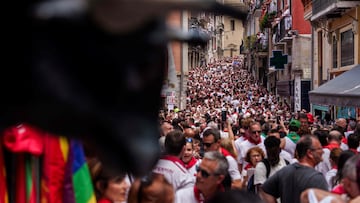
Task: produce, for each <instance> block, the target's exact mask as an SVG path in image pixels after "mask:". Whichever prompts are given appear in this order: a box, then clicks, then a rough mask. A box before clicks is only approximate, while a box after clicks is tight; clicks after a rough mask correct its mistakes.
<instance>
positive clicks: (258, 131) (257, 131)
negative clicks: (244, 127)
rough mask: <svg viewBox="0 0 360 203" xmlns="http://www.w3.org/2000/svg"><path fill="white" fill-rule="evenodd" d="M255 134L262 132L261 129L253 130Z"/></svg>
mask: <svg viewBox="0 0 360 203" xmlns="http://www.w3.org/2000/svg"><path fill="white" fill-rule="evenodd" d="M251 132H252V133H253V134H255V133H259V134H260V133H261V130H255V131H251Z"/></svg>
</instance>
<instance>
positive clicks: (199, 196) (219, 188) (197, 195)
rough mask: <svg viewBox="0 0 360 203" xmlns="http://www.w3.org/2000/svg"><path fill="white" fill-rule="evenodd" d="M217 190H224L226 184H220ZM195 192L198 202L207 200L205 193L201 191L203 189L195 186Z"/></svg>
mask: <svg viewBox="0 0 360 203" xmlns="http://www.w3.org/2000/svg"><path fill="white" fill-rule="evenodd" d="M217 191H218V192H224V191H225V188H224V186H223V185H221V184H220V185H218V188H217ZM194 194H195V199H196V200H197V202H199V203H204V202H205V198H204V195H203V194H202V193H201V191H200V190H199V189H198V188H197V187H196V186H194Z"/></svg>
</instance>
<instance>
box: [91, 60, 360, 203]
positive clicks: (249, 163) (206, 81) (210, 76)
mask: <svg viewBox="0 0 360 203" xmlns="http://www.w3.org/2000/svg"><path fill="white" fill-rule="evenodd" d="M187 86H188V90H187V105H186V107H185V108H184V109H179V108H176V107H175V108H174V109H165V110H161V111H160V112H159V128H160V135H159V147H160V150H161V153H162V154H161V157H160V159H159V160H158V162H157V163H156V165H155V166H154V168H153V170H152V171H151V172H150V173H149V174H148V175H147V176H146V177H143V178H142V179H135V180H133V178H132V177H131V174H122V175H118V176H114V177H108V176H104V175H100V176H99V175H97V176H96V175H95V176H93V177H94V178H93V180H94V186H95V188H96V191H97V194H98V196H99V197H98V198H99V199H102V202H115V201H124V202H125V201H128V202H175V203H182V202H186V203H201V202H245V203H246V202H256V203H257V202H259V203H261V202H263V203H275V202H283V203H289V202H295V203H300V202H301V203H307V202H310V203H317V202H322V203H335V202H336V203H340V202H341V203H343V202H352V203H354V202H360V198H359V196H360V155H359V152H360V148H359V142H360V121H359V120H356V119H349V118H347V119H345V118H338V119H336V120H334V122H328V121H322V120H321V119H319V118H318V117H314V116H313V115H312V114H311V113H309V112H307V111H306V110H302V111H300V112H291V108H290V106H289V104H287V103H286V102H281V101H279V99H278V97H277V96H276V95H273V94H272V93H271V92H268V91H267V89H266V88H265V87H263V86H262V85H261V84H259V83H258V81H256V80H255V79H254V78H253V77H252V75H251V74H250V73H249V72H248V71H247V70H246V69H244V68H243V67H242V61H241V59H237V62H236V63H233V60H232V59H226V60H221V61H215V62H213V63H210V64H208V65H207V66H202V67H197V68H195V69H193V70H191V71H190V72H189V78H188V84H187ZM95 163H97V162H95ZM97 164H98V163H97ZM95 166H96V164H90V169H91V172H92V174H101V173H95V172H96V171H97V170H95V169H96V167H95ZM96 177H97V178H96ZM99 177H107V179H106V180H107V182H106V184H105V183H104V182H101V180H102V179H103V178H99ZM114 184H115V185H116V184H117V189H116V187H115V186H114ZM120 188H122V189H121V190H120ZM116 193H117V194H118V197H115V196H114V194H116Z"/></svg>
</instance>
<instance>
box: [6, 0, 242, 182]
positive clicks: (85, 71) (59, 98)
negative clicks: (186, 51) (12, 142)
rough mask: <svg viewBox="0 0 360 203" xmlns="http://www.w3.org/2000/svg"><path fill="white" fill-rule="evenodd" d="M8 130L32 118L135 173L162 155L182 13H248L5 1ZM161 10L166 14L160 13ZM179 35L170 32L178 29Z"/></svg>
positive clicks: (168, 4)
mask: <svg viewBox="0 0 360 203" xmlns="http://www.w3.org/2000/svg"><path fill="white" fill-rule="evenodd" d="M5 4H6V5H4V6H5V7H6V8H7V9H6V10H7V11H6V12H8V13H6V12H5V15H7V16H9V19H11V18H13V19H11V21H10V20H9V22H10V23H7V24H6V25H5V29H4V34H5V37H4V38H3V42H4V49H5V50H6V55H5V56H4V57H3V59H4V61H3V63H4V64H9V66H7V67H3V68H1V69H0V75H1V76H2V78H1V80H0V91H1V93H2V101H1V106H0V115H1V121H0V126H1V128H2V129H5V128H7V127H8V126H11V125H16V124H18V123H29V124H31V125H34V126H36V127H38V128H41V129H43V130H45V131H48V132H51V133H54V134H58V135H65V136H69V137H75V136H76V137H80V138H82V139H84V140H86V141H87V142H90V143H92V144H93V145H94V146H95V148H96V149H97V150H98V153H100V154H99V155H100V157H101V158H102V159H103V161H104V164H110V165H111V166H112V168H116V169H120V170H123V171H129V172H131V173H132V174H134V175H135V176H138V175H144V174H146V172H147V171H149V170H150V169H151V168H152V166H153V165H154V164H155V162H156V161H157V159H158V156H159V147H158V142H157V138H158V136H159V130H158V123H157V114H158V109H159V107H160V91H161V87H162V82H163V79H164V72H165V69H166V66H167V65H166V64H167V43H168V42H169V41H170V40H173V39H177V40H180V41H191V40H193V38H191V36H189V35H176V34H174V33H176V32H171V31H169V29H168V28H167V27H166V24H165V17H166V15H167V13H168V12H170V11H171V10H174V9H189V10H204V11H209V12H210V11H212V12H221V13H224V14H228V15H233V16H235V17H239V18H241V17H244V16H245V14H244V13H241V12H239V11H236V10H234V9H231V8H228V7H226V6H223V5H220V4H218V3H216V1H208V0H206V1H205V0H194V1H189V0H188V1H186V0H185V1H180V0H174V1H170V0H166V1H165V0H163V1H160V0H153V1H150V0H93V1H86V0H30V1H26V2H24V3H22V5H21V6H19V5H18V4H16V3H15V2H12V1H10V2H6V3H5ZM159 11H160V12H159ZM171 33H172V34H171Z"/></svg>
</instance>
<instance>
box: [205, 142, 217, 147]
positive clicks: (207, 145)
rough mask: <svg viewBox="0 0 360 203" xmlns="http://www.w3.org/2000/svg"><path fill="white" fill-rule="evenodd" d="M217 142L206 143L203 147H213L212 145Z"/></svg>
mask: <svg viewBox="0 0 360 203" xmlns="http://www.w3.org/2000/svg"><path fill="white" fill-rule="evenodd" d="M214 143H215V142H212V143H206V142H204V143H203V145H204V147H211V145H212V144H214Z"/></svg>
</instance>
